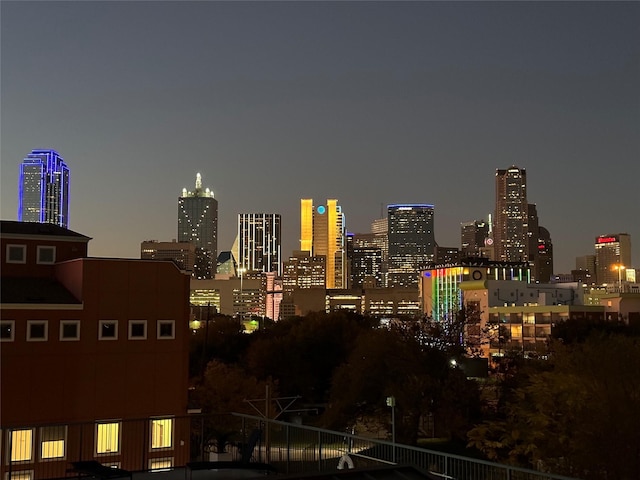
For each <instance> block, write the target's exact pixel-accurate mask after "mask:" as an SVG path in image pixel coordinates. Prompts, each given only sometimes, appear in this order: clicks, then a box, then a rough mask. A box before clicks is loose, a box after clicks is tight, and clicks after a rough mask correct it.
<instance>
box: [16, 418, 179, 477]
mask: <svg viewBox="0 0 640 480" xmlns="http://www.w3.org/2000/svg"><path fill="white" fill-rule="evenodd" d="M173 422H174V419H173V418H155V419H151V420H150V426H151V428H150V429H149V430H150V431H149V435H150V438H149V446H150V447H149V448H150V450H151V451H156V450H170V449H172V448H173V445H174V439H173V433H174V427H173ZM94 435H95V444H94V445H95V446H94V455H95V456H99V455H114V454H119V453H120V449H121V446H122V422H118V421H110V422H98V423H96V424H95V430H94ZM36 436H37V438H36ZM67 437H68V427H67V426H66V425H55V426H46V427H39V428H19V429H15V430H13V429H12V430H8V431H7V436H6V442H7V445H8V446H9V447H8V451H7V463H9V462H11V463H33V462H35V461H36V460H37V461H47V460H62V459H65V458H66V456H67ZM162 460H166V459H162ZM150 468H151V467H150ZM165 468H166V467H165Z"/></svg>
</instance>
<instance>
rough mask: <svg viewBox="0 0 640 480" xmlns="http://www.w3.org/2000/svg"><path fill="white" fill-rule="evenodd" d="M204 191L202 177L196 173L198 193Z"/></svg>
mask: <svg viewBox="0 0 640 480" xmlns="http://www.w3.org/2000/svg"><path fill="white" fill-rule="evenodd" d="M198 190H202V176H201V175H200V173H196V191H198Z"/></svg>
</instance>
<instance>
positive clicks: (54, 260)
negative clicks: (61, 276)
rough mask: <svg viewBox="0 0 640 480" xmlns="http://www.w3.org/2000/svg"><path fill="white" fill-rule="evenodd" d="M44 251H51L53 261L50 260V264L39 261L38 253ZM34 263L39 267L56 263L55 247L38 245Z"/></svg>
mask: <svg viewBox="0 0 640 480" xmlns="http://www.w3.org/2000/svg"><path fill="white" fill-rule="evenodd" d="M46 250H52V251H53V260H51V261H50V262H49V261H42V260H40V252H43V251H46ZM36 263H38V264H40V265H53V264H54V263H56V247H54V246H53V245H38V247H37V249H36Z"/></svg>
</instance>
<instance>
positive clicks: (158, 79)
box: [0, 0, 640, 273]
mask: <svg viewBox="0 0 640 480" xmlns="http://www.w3.org/2000/svg"><path fill="white" fill-rule="evenodd" d="M0 27H1V51H0V54H1V57H0V67H1V111H0V113H1V131H0V133H1V168H2V170H1V178H2V180H1V181H2V183H1V192H0V193H1V200H2V204H1V213H2V219H4V220H16V219H17V190H18V188H17V186H18V167H19V164H20V163H21V161H22V159H23V158H24V157H25V156H26V155H27V154H28V153H29V152H30V151H31V150H32V149H34V148H52V149H55V150H57V151H58V152H59V153H60V154H61V155H62V156H63V158H64V159H65V162H66V163H67V165H68V166H69V168H70V170H71V208H70V222H69V228H70V229H71V230H74V231H76V232H79V233H82V234H84V235H87V236H89V237H92V238H93V240H92V241H91V242H90V243H89V254H90V255H91V256H108V257H131V258H139V256H140V242H142V241H144V240H149V239H155V240H160V241H170V240H172V239H174V238H177V200H178V196H179V195H180V193H181V190H182V188H183V187H187V188H188V189H192V188H193V186H194V183H195V176H196V173H197V172H200V173H201V174H202V180H203V186H205V187H209V188H211V189H212V190H213V191H214V193H215V197H216V198H217V199H218V202H219V240H218V251H224V250H230V249H231V245H232V242H233V240H234V238H235V235H236V229H237V215H238V213H257V212H265V213H280V214H281V215H282V221H283V235H284V241H283V253H284V255H285V256H289V255H290V253H291V251H292V250H293V249H297V248H299V245H298V238H299V209H300V199H301V198H313V199H314V200H315V203H316V204H317V205H318V204H321V203H323V202H324V201H325V200H326V199H327V198H336V199H338V203H339V204H340V205H341V206H342V208H343V211H344V213H345V215H346V224H347V229H348V231H350V232H368V231H369V230H370V224H371V222H372V221H373V220H375V219H377V218H380V217H381V209H382V207H383V206H384V207H386V205H387V204H390V203H430V204H434V205H435V237H436V241H437V242H438V244H440V245H442V246H454V247H459V246H460V223H461V222H466V221H471V220H476V219H482V218H486V216H487V215H488V214H489V213H492V212H493V208H494V203H495V184H494V182H495V180H494V179H495V170H496V169H497V168H508V167H509V166H511V165H516V166H519V167H521V168H526V169H527V177H528V201H529V202H530V203H535V204H537V209H538V215H539V219H540V225H541V226H544V227H546V228H547V229H548V230H549V232H550V233H551V238H552V242H553V246H554V259H555V261H554V267H555V268H554V271H555V272H556V273H563V272H566V273H568V272H569V271H570V270H571V269H572V268H574V266H575V257H576V256H580V255H588V254H593V253H594V247H593V244H594V238H595V237H596V236H597V235H600V234H610V233H621V232H625V233H629V234H630V235H631V242H632V245H633V253H632V258H633V263H634V265H635V266H636V267H640V164H639V162H640V2H637V1H634V2H546V1H545V2H543V1H540V2H482V1H479V2H469V3H467V2H427V1H425V2H397V1H396V2H306V1H300V2H234V1H228V2H215V1H200V2H188V1H171V2H170V1H162V2H158V1H140V2H133V1H109V2H96V1H72V2H56V1H46V2H34V1H16V2H12V1H6V0H2V2H1V3H0ZM384 215H385V216H386V210H385V213H384Z"/></svg>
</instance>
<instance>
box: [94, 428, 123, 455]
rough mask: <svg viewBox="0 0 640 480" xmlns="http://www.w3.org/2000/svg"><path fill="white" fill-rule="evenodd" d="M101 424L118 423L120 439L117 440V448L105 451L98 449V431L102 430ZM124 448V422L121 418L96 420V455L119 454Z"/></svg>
mask: <svg viewBox="0 0 640 480" xmlns="http://www.w3.org/2000/svg"><path fill="white" fill-rule="evenodd" d="M100 425H118V439H117V441H116V450H109V451H104V452H99V451H98V431H99V430H100ZM121 449H122V422H121V421H120V420H103V421H99V422H96V428H95V447H94V449H93V450H94V454H95V456H96V457H105V456H110V455H118V454H120V451H121Z"/></svg>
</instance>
